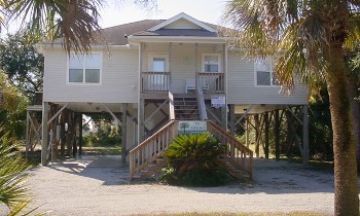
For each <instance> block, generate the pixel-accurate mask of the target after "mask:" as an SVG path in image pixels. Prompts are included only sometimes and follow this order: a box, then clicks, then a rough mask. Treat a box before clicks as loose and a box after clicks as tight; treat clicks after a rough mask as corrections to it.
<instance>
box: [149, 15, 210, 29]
mask: <svg viewBox="0 0 360 216" xmlns="http://www.w3.org/2000/svg"><path fill="white" fill-rule="evenodd" d="M180 19H184V20H187V21H189V22H191V23H193V24H195V25H197V26H199V27H201V28H203V29H205V30H207V31H209V32H216V30H215V29H213V28H211V27H210V26H208V25H206V24H204V23H203V22H201V21H199V20H197V19H195V18H194V17H191V16H189V15H187V14H186V13H179V14H178V15H176V16H174V17H171V18H170V19H167V20H166V21H164V22H162V23H160V24H158V25H156V26H154V27H152V28H150V29H149V31H156V30H159V29H161V28H163V27H165V26H167V25H169V24H171V23H173V22H176V21H178V20H180Z"/></svg>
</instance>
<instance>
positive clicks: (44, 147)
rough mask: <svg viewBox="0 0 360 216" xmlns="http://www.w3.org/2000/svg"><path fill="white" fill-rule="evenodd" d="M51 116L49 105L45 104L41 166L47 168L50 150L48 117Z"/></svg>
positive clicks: (43, 109)
mask: <svg viewBox="0 0 360 216" xmlns="http://www.w3.org/2000/svg"><path fill="white" fill-rule="evenodd" d="M48 115H49V104H48V103H47V102H43V107H42V121H41V124H42V132H41V134H42V135H41V139H42V140H41V165H43V166H46V165H47V164H48V157H47V148H48V136H49V132H48V124H47V122H48V117H49V116H48Z"/></svg>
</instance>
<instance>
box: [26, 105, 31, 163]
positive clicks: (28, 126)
mask: <svg viewBox="0 0 360 216" xmlns="http://www.w3.org/2000/svg"><path fill="white" fill-rule="evenodd" d="M29 124H30V114H29V110H27V111H26V133H25V137H26V152H25V154H26V159H28V156H29V155H28V154H29V149H30V132H29V130H30V128H31V127H30V125H29Z"/></svg>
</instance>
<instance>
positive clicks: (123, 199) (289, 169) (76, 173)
mask: <svg viewBox="0 0 360 216" xmlns="http://www.w3.org/2000/svg"><path fill="white" fill-rule="evenodd" d="M120 161H121V158H120V157H119V156H84V157H83V158H82V159H80V160H77V161H76V160H70V161H65V162H63V163H54V164H51V165H50V166H48V167H41V166H40V167H38V168H35V169H33V170H32V171H31V177H30V179H29V181H28V185H29V188H30V191H31V195H32V197H33V202H32V204H31V205H32V207H38V206H40V210H42V211H44V210H52V211H53V213H54V215H87V216H89V215H101V214H106V215H129V214H144V213H147V214H149V213H153V214H155V213H170V212H171V213H181V212H289V211H316V212H322V213H326V214H330V213H331V212H332V211H333V183H332V180H333V176H332V174H331V173H326V172H319V171H313V170H309V169H305V168H303V167H302V166H301V165H298V164H289V163H287V162H284V161H281V162H275V161H272V160H271V161H265V160H255V161H254V162H255V167H254V172H255V173H254V179H255V182H254V183H233V184H231V185H227V186H222V187H208V188H185V187H174V186H167V185H161V184H157V183H132V184H129V182H128V170H127V166H122V165H121V162H120Z"/></svg>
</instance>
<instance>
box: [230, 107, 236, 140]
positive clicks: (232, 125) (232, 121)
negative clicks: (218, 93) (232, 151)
mask: <svg viewBox="0 0 360 216" xmlns="http://www.w3.org/2000/svg"><path fill="white" fill-rule="evenodd" d="M229 121H230V122H229V123H230V133H231V135H235V105H234V104H229Z"/></svg>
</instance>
